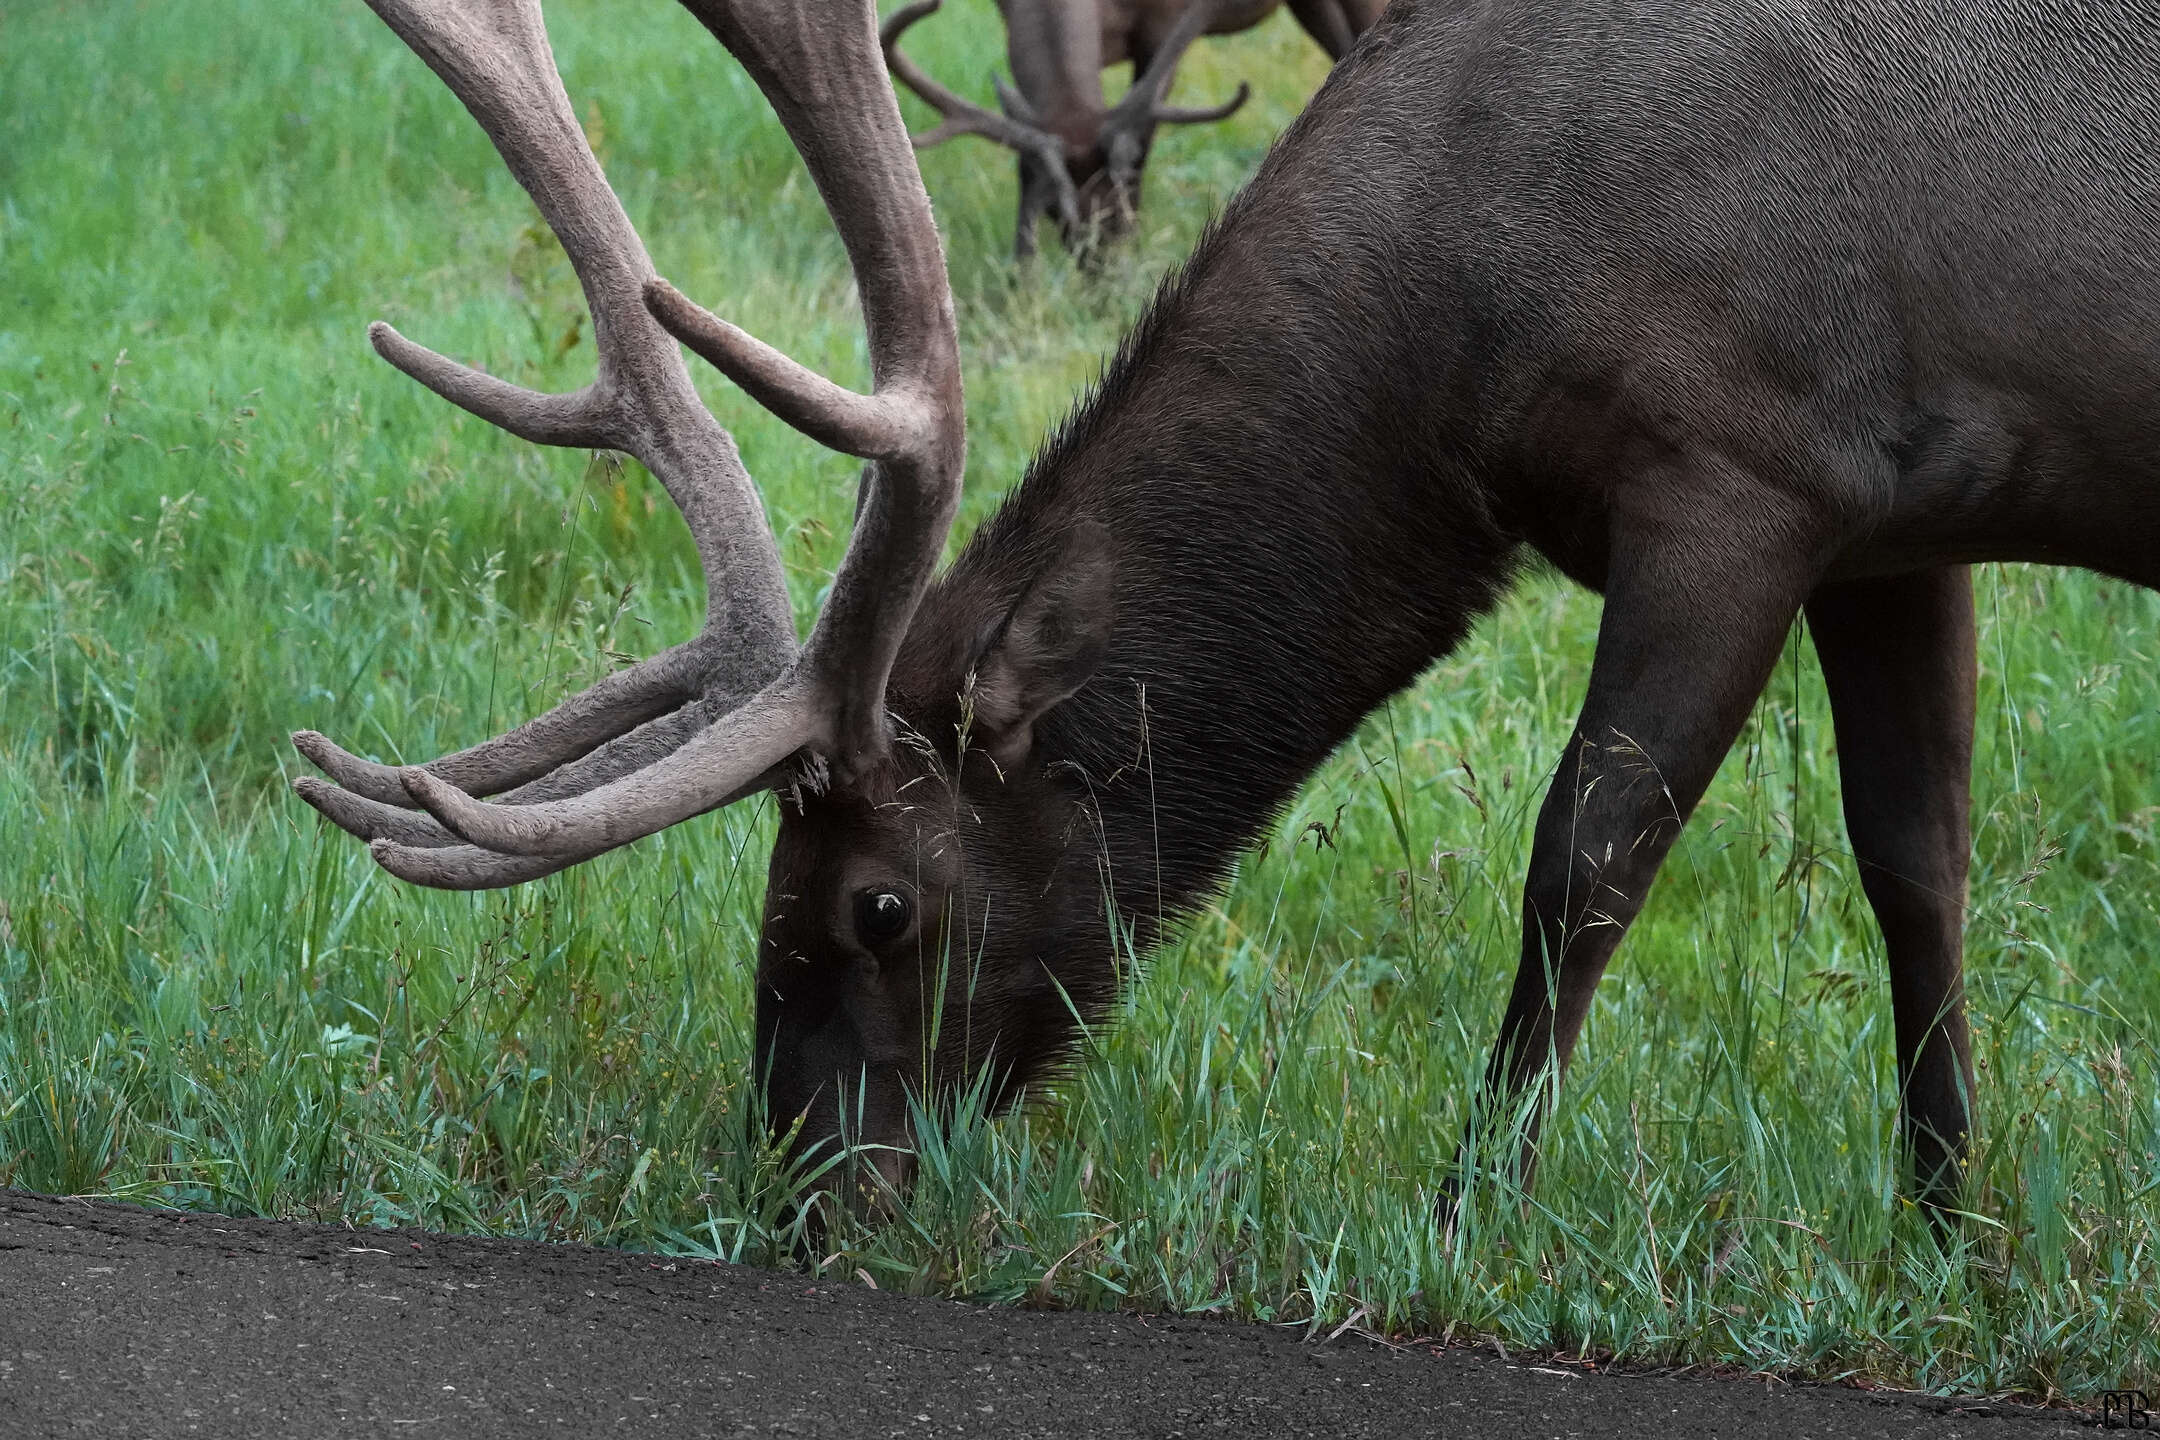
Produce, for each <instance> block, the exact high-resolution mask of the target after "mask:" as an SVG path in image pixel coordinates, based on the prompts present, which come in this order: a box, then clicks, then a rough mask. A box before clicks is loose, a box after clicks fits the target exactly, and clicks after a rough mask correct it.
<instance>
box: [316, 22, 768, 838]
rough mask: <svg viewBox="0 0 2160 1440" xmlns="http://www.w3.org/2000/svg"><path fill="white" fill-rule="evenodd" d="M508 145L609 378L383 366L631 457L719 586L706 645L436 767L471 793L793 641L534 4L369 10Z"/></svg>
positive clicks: (417, 357) (757, 524)
mask: <svg viewBox="0 0 2160 1440" xmlns="http://www.w3.org/2000/svg"><path fill="white" fill-rule="evenodd" d="M368 3H369V5H370V7H371V8H373V9H374V11H375V12H376V14H377V15H379V16H381V17H382V19H383V21H384V23H386V24H387V25H389V26H390V28H391V29H392V30H393V31H394V32H396V34H397V35H398V37H399V38H400V39H402V40H403V41H405V43H406V44H407V45H408V46H410V47H411V48H412V49H413V50H414V51H415V52H416V53H417V54H418V55H419V56H420V57H421V59H423V60H425V61H426V62H427V64H428V67H429V68H430V69H432V70H433V71H435V73H436V74H437V75H438V76H440V77H441V78H442V80H443V81H444V83H446V84H447V85H448V86H449V87H450V89H451V90H452V91H453V92H454V93H455V94H456V95H457V97H458V98H459V99H460V100H461V101H463V102H464V104H465V107H466V108H467V109H468V110H469V111H471V112H472V114H473V116H474V118H475V119H477V120H478V121H479V122H480V124H481V127H482V128H483V129H484V130H485V131H486V132H487V134H488V137H489V139H490V140H492V141H493V142H494V143H495V148H496V150H497V151H498V152H499V153H500V154H501V155H502V157H503V160H504V161H505V163H506V164H507V165H508V166H509V168H510V171H511V173H512V174H513V175H514V176H515V177H516V178H517V180H518V182H519V183H520V184H521V185H523V186H524V187H525V189H526V191H527V193H528V194H530V195H531V196H532V198H533V201H534V203H535V204H536V205H537V206H538V207H539V209H540V211H541V214H542V215H543V216H544V217H545V218H546V220H547V222H548V224H549V226H550V227H551V228H552V229H553V230H554V231H555V234H556V236H557V238H558V239H560V240H561V241H562V244H563V250H564V253H565V254H566V255H568V256H569V258H570V262H571V265H572V267H573V268H574V269H575V270H576V271H577V275H578V280H579V282H580V284H581V285H582V287H583V289H584V292H585V298H586V303H587V304H588V306H589V307H590V309H591V311H592V315H593V334H594V343H595V346H596V348H597V349H598V351H599V356H600V367H599V368H600V373H599V377H598V378H597V379H596V380H595V381H594V382H593V383H592V384H591V385H588V386H587V387H585V388H584V389H582V390H579V391H577V392H574V393H572V394H568V395H548V394H543V393H541V392H538V391H533V390H528V389H525V388H524V387H522V386H518V385H512V384H510V383H508V382H506V381H503V380H499V379H497V378H495V377H494V376H491V375H487V374H485V373H483V372H481V371H478V370H474V369H472V368H471V367H469V366H465V365H461V364H459V363H458V362H456V361H454V360H450V359H448V358H446V357H444V356H442V355H439V354H437V353H436V352H434V351H432V350H429V349H427V348H426V347H424V346H421V345H417V344H414V343H413V342H412V341H410V340H407V339H406V338H405V337H403V336H402V335H400V334H398V333H397V331H395V330H393V329H391V328H390V327H389V326H388V325H385V324H383V323H381V322H377V323H376V324H374V325H372V326H370V327H369V331H368V334H369V339H370V340H371V341H372V342H373V344H374V347H375V349H376V351H377V352H378V353H379V354H381V355H382V357H383V358H384V359H385V360H387V361H389V362H390V363H391V364H392V365H394V366H396V367H397V368H398V369H400V370H402V371H404V372H405V373H406V374H408V375H410V376H412V377H413V378H414V379H416V380H418V381H419V382H420V383H421V384H423V385H425V386H427V387H428V388H429V389H430V390H433V391H434V392H435V393H436V394H438V395H441V396H442V397H443V398H444V399H447V400H449V401H450V402H451V403H453V404H456V405H458V406H460V407H462V408H464V409H466V410H468V411H470V412H471V413H473V414H475V415H478V416H480V417H481V418H482V419H484V420H487V421H489V422H490V423H492V424H495V425H498V426H501V427H502V428H503V429H505V430H508V431H509V432H510V433H512V434H514V435H518V436H520V437H521V438H523V439H527V440H531V441H534V442H537V443H540V444H547V445H563V446H575V447H605V448H610V449H618V450H624V451H628V452H629V453H630V454H633V455H635V456H636V457H637V458H638V459H639V460H641V461H643V462H644V463H645V465H646V468H648V469H649V470H651V471H652V473H653V474H654V475H655V476H656V477H658V479H659V480H660V482H661V484H662V485H663V486H665V487H666V489H667V491H668V494H669V497H670V498H671V499H672V500H673V501H674V502H675V505H676V507H677V509H679V510H680V511H681V512H682V514H683V517H684V519H685V520H686V521H687V522H688V524H689V527H690V531H691V536H692V540H693V542H694V543H695V544H696V546H697V550H698V555H699V559H700V562H701V565H702V567H703V569H704V572H705V576H706V587H707V596H706V623H705V626H704V629H703V630H702V631H701V633H700V634H699V635H698V637H697V638H696V639H694V640H692V641H690V642H689V643H687V644H685V645H679V646H676V647H674V648H673V649H671V650H669V651H666V652H664V653H663V654H661V655H657V656H654V657H652V658H651V659H649V660H646V661H643V662H641V663H639V664H637V665H635V666H632V667H631V668H629V669H627V670H624V671H620V672H618V673H616V674H614V675H610V676H608V677H607V678H605V679H603V680H602V681H600V682H599V683H598V684H596V685H594V686H593V687H591V688H590V689H588V690H586V691H585V692H583V693H581V694H579V695H576V696H573V697H572V698H571V699H569V700H567V701H564V702H563V703H562V704H560V705H558V706H556V707H555V708H554V709H553V710H550V711H549V712H548V713H546V714H544V715H542V716H540V717H538V718H537V719H535V720H532V721H529V722H527V723H526V724H524V725H521V726H519V727H517V728H516V729H515V730H512V731H510V732H508V733H507V734H504V735H499V736H496V737H495V738H494V739H492V740H489V741H486V742H484V743H482V744H480V745H476V746H474V747H472V748H471V749H468V750H464V751H460V752H458V753H456V754H453V755H446V756H443V757H441V758H440V759H437V760H434V761H431V762H429V764H428V767H427V768H428V769H429V770H431V771H432V772H433V773H435V774H436V775H438V776H440V777H442V778H443V779H445V780H447V781H448V782H450V783H451V784H454V785H456V786H458V787H459V788H460V789H463V790H466V791H467V792H469V793H472V794H478V795H489V794H496V793H500V792H502V791H505V790H509V789H512V788H514V787H516V786H519V785H523V784H527V783H529V782H531V781H532V780H535V779H537V778H538V777H540V776H542V775H545V774H547V773H548V772H549V771H550V770H551V769H553V768H554V767H555V766H557V765H560V764H562V763H564V762H566V761H572V760H575V759H577V758H578V757H580V756H582V755H585V754H587V753H589V752H591V751H592V750H593V749H594V748H596V747H597V746H600V745H603V744H605V743H606V742H608V741H610V740H612V739H614V738H615V737H617V736H619V735H622V734H623V733H624V732H626V731H628V730H631V729H633V728H634V727H636V726H638V725H641V724H643V723H645V722H646V721H649V720H651V719H653V718H655V717H656V716H660V715H665V714H667V713H669V712H670V711H673V710H676V709H678V708H680V707H681V706H683V705H685V704H686V703H688V702H689V701H692V700H694V699H695V698H697V696H699V695H700V694H701V693H703V692H704V691H705V690H706V689H707V688H709V687H710V685H711V684H712V683H713V680H714V677H715V676H716V675H720V674H734V675H737V676H746V677H747V678H748V680H749V681H750V682H751V684H752V685H753V686H754V685H755V684H756V683H760V682H763V681H765V680H768V679H770V678H772V677H773V676H774V675H776V674H778V673H779V672H780V671H781V670H782V669H783V668H784V667H785V665H786V664H787V663H788V661H789V660H790V659H791V658H792V657H793V654H794V650H795V639H794V630H793V626H792V622H791V620H790V618H789V607H788V601H787V592H786V588H785V581H784V577H783V574H782V570H781V565H780V557H779V552H778V550H777V548H776V547H775V546H774V544H773V540H772V535H771V532H770V530H769V529H767V527H766V525H765V519H764V511H763V507H762V505H761V504H760V503H759V500H758V496H757V492H756V490H755V488H754V487H752V485H751V484H750V480H749V477H748V475H747V474H745V473H744V471H743V468H742V463H741V460H740V458H739V457H738V456H737V454H736V451H735V446H734V442H733V440H732V439H731V438H730V437H729V435H728V434H727V432H726V431H725V430H723V429H722V428H721V427H720V425H719V423H718V422H717V421H715V420H714V419H713V418H712V416H711V415H710V413H708V412H707V411H706V409H705V407H704V405H703V403H702V402H701V401H700V400H699V399H698V397H697V391H696V389H695V387H694V386H693V385H692V384H691V382H690V375H689V371H688V370H687V369H686V368H685V366H684V364H683V360H682V356H681V354H680V352H679V351H678V350H677V349H676V347H675V345H674V343H673V341H672V340H671V339H670V337H669V336H668V335H667V334H666V332H664V331H663V330H662V329H661V328H660V327H659V326H658V325H657V323H655V321H654V320H653V319H652V317H651V316H650V315H649V314H648V313H647V312H646V310H645V306H644V286H645V283H646V282H647V281H648V280H650V279H652V278H653V275H654V272H653V268H652V261H651V259H650V258H649V257H648V256H647V254H646V252H645V247H644V244H643V242H642V241H640V240H639V239H638V236H637V232H636V230H635V229H634V228H633V227H632V226H631V224H630V220H629V217H628V216H627V215H625V214H624V213H623V209H622V206H621V204H620V203H619V202H618V201H617V200H616V198H615V194H614V192H613V191H612V190H611V189H609V188H608V184H607V180H606V177H605V176H603V175H602V174H601V172H600V167H599V163H598V162H597V161H596V160H595V159H594V158H593V155H592V151H591V149H590V147H589V146H588V145H587V144H586V142H585V137H584V133H583V131H582V130H581V129H580V128H579V127H578V123H577V118H576V116H575V114H574V113H573V112H572V110H571V108H570V101H569V97H568V96H567V95H565V94H564V92H563V88H562V81H561V77H560V76H559V75H558V74H557V72H556V69H555V62H554V55H553V51H552V49H551V47H550V46H549V44H548V39H547V31H546V27H545V24H544V22H543V21H542V19H541V15H540V10H539V5H538V0H368ZM293 738H294V743H295V745H296V746H297V747H298V748H299V749H300V751H301V753H302V754H304V755H306V756H307V757H308V758H309V759H310V760H311V761H313V762H314V763H315V764H316V765H318V766H319V767H321V768H322V770H323V771H324V772H325V773H326V774H328V775H329V776H330V777H331V778H332V779H333V780H336V781H337V782H339V783H340V784H342V785H344V786H345V787H346V788H347V789H349V790H351V791H352V792H353V793H354V794H355V795H357V796H360V797H363V798H366V799H369V800H373V801H376V802H377V803H380V804H389V805H399V806H410V805H411V804H412V801H411V798H410V795H409V793H408V792H407V790H406V788H405V787H404V785H402V784H401V783H400V782H399V780H398V775H397V771H396V770H395V769H393V768H391V767H388V766H382V765H375V764H372V763H371V762H368V761H364V760H360V759H358V758H357V757H354V756H352V755H349V754H347V753H346V752H345V751H343V750H341V749H339V748H338V747H337V746H336V745H333V744H332V743H331V742H329V741H328V740H326V739H324V738H323V737H322V736H320V735H316V734H314V733H313V732H306V731H304V732H301V733H300V734H297V735H295V736H294V737H293Z"/></svg>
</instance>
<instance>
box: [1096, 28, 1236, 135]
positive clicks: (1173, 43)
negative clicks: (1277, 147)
mask: <svg viewBox="0 0 2160 1440" xmlns="http://www.w3.org/2000/svg"><path fill="white" fill-rule="evenodd" d="M1215 6H1216V0H1191V3H1190V4H1188V5H1187V6H1186V7H1185V9H1184V11H1183V13H1181V14H1180V15H1179V16H1178V19H1177V24H1176V25H1174V26H1172V27H1171V29H1170V33H1169V34H1168V35H1166V36H1164V37H1163V43H1162V45H1161V47H1160V48H1158V49H1157V50H1156V52H1155V55H1154V58H1153V59H1151V60H1149V61H1148V67H1147V71H1146V73H1145V74H1143V75H1140V76H1139V77H1138V78H1136V79H1135V80H1134V81H1133V84H1132V89H1130V90H1128V91H1126V92H1125V94H1124V95H1122V96H1121V97H1119V99H1118V102H1117V104H1115V105H1113V106H1111V107H1110V117H1109V119H1108V120H1107V121H1106V122H1105V124H1104V129H1105V130H1112V129H1134V128H1140V127H1153V126H1155V125H1158V124H1164V123H1168V124H1191V123H1193V122H1196V121H1205V120H1221V119H1223V118H1225V117H1226V116H1228V115H1230V114H1231V113H1232V112H1234V111H1235V110H1236V109H1237V108H1238V107H1239V106H1240V105H1243V104H1244V103H1245V101H1246V99H1247V98H1248V97H1250V96H1251V94H1252V87H1251V86H1250V85H1247V84H1245V83H1244V82H1243V81H1240V82H1239V83H1238V88H1237V94H1235V95H1233V96H1232V97H1231V98H1230V99H1228V100H1226V101H1224V102H1223V103H1222V104H1220V105H1215V106H1211V107H1208V108H1205V109H1197V110H1195V109H1185V108H1182V107H1178V106H1170V105H1165V104H1163V103H1162V101H1163V96H1165V95H1167V94H1169V93H1170V82H1171V80H1172V79H1174V78H1175V77H1176V75H1177V67H1178V62H1179V61H1181V60H1183V59H1184V58H1185V51H1186V50H1187V48H1189V47H1190V46H1191V45H1192V42H1193V41H1195V40H1197V39H1199V38H1200V36H1201V35H1202V34H1204V33H1206V31H1207V27H1208V25H1209V24H1210V23H1212V22H1213V20H1214V18H1215Z"/></svg>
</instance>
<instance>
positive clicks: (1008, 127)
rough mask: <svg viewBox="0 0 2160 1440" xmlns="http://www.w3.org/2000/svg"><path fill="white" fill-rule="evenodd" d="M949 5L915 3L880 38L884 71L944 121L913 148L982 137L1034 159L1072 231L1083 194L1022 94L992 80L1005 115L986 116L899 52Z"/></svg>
mask: <svg viewBox="0 0 2160 1440" xmlns="http://www.w3.org/2000/svg"><path fill="white" fill-rule="evenodd" d="M944 3H945V0H914V3H912V4H909V5H903V6H902V7H901V8H900V9H898V10H895V11H894V12H893V14H892V18H891V19H889V20H887V21H886V22H885V25H884V28H883V29H882V30H880V31H879V32H878V39H879V42H880V43H881V45H882V46H883V48H884V51H885V67H886V68H887V69H888V70H890V71H892V73H893V76H894V78H895V79H897V80H899V81H900V83H901V84H903V85H905V86H907V87H908V89H910V90H912V91H914V92H915V94H916V96H917V98H919V99H920V100H921V101H922V102H923V103H924V104H926V105H928V106H929V107H930V108H931V109H933V110H935V111H937V112H938V114H939V115H941V116H943V117H944V119H943V121H942V122H941V123H940V124H939V125H938V127H937V128H936V129H934V130H930V131H927V132H926V133H924V134H921V135H916V136H912V137H911V138H912V140H913V141H914V145H915V148H916V149H918V150H928V149H929V148H930V147H931V146H933V145H942V144H944V143H945V142H946V141H947V140H950V139H952V138H953V137H954V136H956V135H980V136H982V137H983V138H984V139H987V140H995V141H997V142H998V143H999V144H1000V145H1003V146H1005V147H1006V148H1007V149H1009V150H1015V151H1018V152H1019V153H1020V154H1022V155H1028V156H1032V157H1033V158H1034V159H1035V160H1036V161H1038V162H1039V163H1040V164H1041V165H1042V169H1043V173H1044V174H1045V175H1047V176H1048V177H1049V179H1050V183H1051V185H1052V186H1053V187H1054V189H1055V193H1056V196H1057V201H1056V203H1057V212H1058V223H1059V224H1061V225H1064V226H1066V227H1067V228H1068V229H1071V228H1077V227H1078V225H1079V224H1080V194H1079V191H1078V190H1077V189H1076V188H1075V187H1074V185H1073V180H1072V174H1071V172H1070V171H1068V170H1067V169H1066V168H1065V143H1064V142H1063V141H1062V140H1060V139H1058V137H1057V136H1055V135H1053V134H1051V133H1050V132H1049V131H1048V130H1046V129H1045V128H1043V126H1042V124H1041V122H1040V119H1039V117H1037V116H1036V115H1035V113H1034V112H1033V110H1032V109H1030V108H1029V106H1028V103H1027V101H1026V100H1025V99H1023V98H1022V97H1021V95H1020V92H1019V91H1017V90H1014V89H1013V88H1012V87H1010V86H1009V85H1007V84H1006V83H1005V81H1004V79H1003V77H1001V76H996V75H993V76H992V77H991V83H992V85H993V86H994V87H995V89H996V90H997V97H998V104H999V105H1000V106H1002V107H1003V108H1004V111H1005V113H1004V114H999V113H998V112H997V111H996V110H986V109H984V108H983V107H982V106H980V105H977V104H974V103H973V102H971V101H967V100H963V99H961V98H960V97H959V96H958V95H955V94H953V92H952V91H950V90H948V89H946V88H945V87H944V86H943V85H940V84H938V82H937V81H935V80H933V79H931V78H930V76H929V75H928V74H927V73H926V72H925V71H924V70H923V68H922V67H921V66H919V65H917V64H916V63H915V62H914V61H913V60H910V59H909V58H908V56H907V52H906V51H904V50H902V49H901V48H900V36H901V34H902V33H903V32H905V31H906V30H907V28H908V27H909V26H910V25H913V24H914V23H915V22H916V21H918V20H920V19H922V18H923V17H924V16H926V15H931V14H935V13H936V12H937V9H938V7H939V6H941V5H943V4H944Z"/></svg>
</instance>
